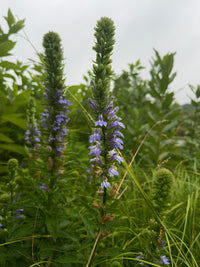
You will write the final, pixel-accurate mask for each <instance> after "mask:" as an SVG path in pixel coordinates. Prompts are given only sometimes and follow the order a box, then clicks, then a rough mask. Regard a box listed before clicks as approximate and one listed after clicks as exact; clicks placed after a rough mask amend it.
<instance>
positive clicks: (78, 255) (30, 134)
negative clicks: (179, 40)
mask: <svg viewBox="0 0 200 267" xmlns="http://www.w3.org/2000/svg"><path fill="white" fill-rule="evenodd" d="M4 19H5V20H6V22H7V25H8V31H6V32H5V30H4V29H3V28H1V27H0V266H2V267H12V266H13V267H15V266H18V267H25V266H26V267H27V266H29V267H31V266H45V267H47V266H63V267H64V266H66V267H72V266H91V267H92V266H99V267H101V266H104V267H105V266H111V267H114V266H115V267H117V266H118V267H120V266H125V267H130V266H174V267H182V266H188V267H198V266H199V265H200V253H199V251H200V201H199V200H200V192H199V191H200V186H199V184H200V182H199V181H200V164H199V156H200V146H199V144H200V141H199V137H200V86H199V85H197V86H193V85H190V86H189V88H190V90H192V92H193V98H192V99H191V101H190V103H188V104H185V105H180V104H179V103H178V102H177V101H176V99H175V95H174V92H173V80H174V79H175V78H176V73H175V72H174V70H173V65H174V58H175V53H168V54H166V55H164V56H161V55H160V54H159V52H158V51H157V50H154V51H153V57H152V59H151V67H150V70H149V73H150V76H149V77H150V78H149V80H147V79H143V78H142V70H143V69H144V66H142V64H141V62H140V60H137V61H136V62H135V63H130V64H128V65H127V69H126V70H122V71H121V73H120V74H116V73H114V71H113V69H112V53H113V51H114V44H115V26H114V22H113V21H112V20H111V19H109V18H106V17H103V18H100V19H99V20H98V21H97V24H96V26H95V25H93V26H95V28H94V38H95V44H94V46H93V50H94V51H95V53H96V58H95V59H94V61H93V65H92V64H91V70H90V71H88V72H87V73H86V74H85V76H84V82H83V83H81V84H77V85H73V86H67V74H66V73H65V72H64V64H67V60H66V62H65V61H64V60H63V59H64V56H63V47H62V40H61V39H60V37H59V35H58V34H57V33H55V32H48V33H46V34H45V35H44V37H43V40H41V42H42V44H43V51H40V52H37V56H38V61H37V62H34V63H33V62H30V64H23V62H20V61H16V62H12V61H9V56H10V55H11V53H12V49H13V48H14V46H15V45H17V44H16V42H15V41H13V39H15V36H16V34H18V33H19V32H20V31H21V30H22V29H23V28H24V20H18V21H17V20H16V19H15V17H14V16H13V14H12V12H11V10H10V9H9V10H8V13H7V16H5V17H4ZM93 26H92V27H93ZM67 53H68V51H65V54H66V58H67ZM68 68H70V66H68ZM65 77H66V79H65Z"/></svg>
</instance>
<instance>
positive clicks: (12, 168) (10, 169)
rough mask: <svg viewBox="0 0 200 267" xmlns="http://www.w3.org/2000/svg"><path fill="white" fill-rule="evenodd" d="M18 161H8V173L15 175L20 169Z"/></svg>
mask: <svg viewBox="0 0 200 267" xmlns="http://www.w3.org/2000/svg"><path fill="white" fill-rule="evenodd" d="M18 165H19V164H18V160H17V159H10V160H9V161H8V172H9V173H14V172H15V171H16V170H17V168H18Z"/></svg>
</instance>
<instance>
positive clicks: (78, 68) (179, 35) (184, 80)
mask: <svg viewBox="0 0 200 267" xmlns="http://www.w3.org/2000/svg"><path fill="white" fill-rule="evenodd" d="M8 8H11V11H12V13H13V14H14V15H15V16H17V17H18V18H19V19H23V18H25V19H26V22H25V32H26V34H27V35H28V37H29V39H30V40H31V42H32V43H33V44H34V46H35V47H36V49H37V50H38V51H39V52H41V51H42V45H41V44H42V38H43V35H44V34H45V33H46V32H48V31H55V32H57V33H58V34H59V35H60V37H61V39H62V45H63V48H64V56H65V58H66V76H67V80H66V83H67V84H68V85H72V84H79V83H80V82H82V81H83V79H82V77H83V75H84V74H86V72H87V70H89V69H91V66H92V60H94V59H95V53H94V52H93V50H92V46H93V45H94V37H93V34H94V27H95V25H96V22H97V20H98V19H100V18H101V17H102V16H107V17H110V18H111V19H113V21H114V23H115V27H116V36H115V39H116V44H115V48H114V52H113V57H112V59H113V69H114V71H115V72H116V73H120V72H121V70H122V69H128V63H134V62H135V61H136V60H137V59H140V60H141V63H142V65H143V66H145V67H146V71H144V72H143V73H142V75H143V77H144V78H148V77H149V76H148V72H149V70H150V63H149V61H150V60H151V58H152V57H153V56H154V52H153V48H155V49H156V50H158V51H159V53H160V54H161V55H162V56H163V55H164V54H166V53H168V52H177V54H176V55H175V65H174V71H176V72H177V77H176V78H175V81H174V82H173V83H172V84H171V90H173V91H174V92H175V95H176V98H177V100H178V102H179V103H185V102H189V98H188V95H191V92H190V90H189V89H188V84H192V85H195V86H196V85H197V84H198V83H199V84H200V1H199V0H1V9H0V24H1V25H3V26H5V24H4V22H3V18H2V17H3V16H5V15H6V14H7V11H8ZM17 40H18V43H17V45H16V48H15V50H14V54H15V56H16V58H18V59H19V60H21V61H23V62H25V63H27V62H28V58H31V59H34V60H36V59H37V57H36V55H35V51H34V50H33V48H32V47H31V45H30V44H29V43H28V42H26V41H25V40H23V39H22V38H17Z"/></svg>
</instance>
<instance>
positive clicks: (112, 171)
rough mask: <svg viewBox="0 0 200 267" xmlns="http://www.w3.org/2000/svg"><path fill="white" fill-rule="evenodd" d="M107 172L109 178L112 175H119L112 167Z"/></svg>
mask: <svg viewBox="0 0 200 267" xmlns="http://www.w3.org/2000/svg"><path fill="white" fill-rule="evenodd" d="M107 172H108V173H109V174H110V176H112V177H113V176H114V175H119V173H118V171H117V170H116V168H115V167H114V166H113V165H112V166H111V167H110V168H109V169H108V170H107Z"/></svg>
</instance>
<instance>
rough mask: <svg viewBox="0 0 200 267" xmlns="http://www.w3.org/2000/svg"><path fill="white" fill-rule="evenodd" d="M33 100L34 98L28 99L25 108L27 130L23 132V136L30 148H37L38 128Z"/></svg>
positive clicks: (38, 139) (38, 140) (38, 141)
mask: <svg viewBox="0 0 200 267" xmlns="http://www.w3.org/2000/svg"><path fill="white" fill-rule="evenodd" d="M35 113H36V109H35V100H34V98H32V97H31V98H30V99H29V106H28V109H27V122H28V123H27V126H28V130H27V131H26V132H25V138H24V140H25V141H26V143H27V145H28V146H29V148H30V149H34V148H36V149H38V148H39V143H40V135H41V133H40V131H39V130H38V126H37V122H36V119H35Z"/></svg>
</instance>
